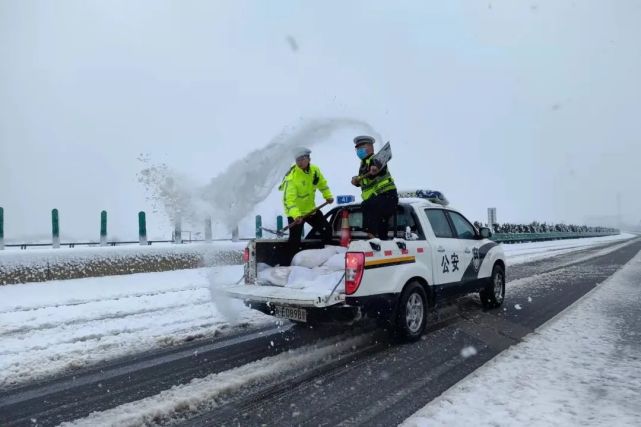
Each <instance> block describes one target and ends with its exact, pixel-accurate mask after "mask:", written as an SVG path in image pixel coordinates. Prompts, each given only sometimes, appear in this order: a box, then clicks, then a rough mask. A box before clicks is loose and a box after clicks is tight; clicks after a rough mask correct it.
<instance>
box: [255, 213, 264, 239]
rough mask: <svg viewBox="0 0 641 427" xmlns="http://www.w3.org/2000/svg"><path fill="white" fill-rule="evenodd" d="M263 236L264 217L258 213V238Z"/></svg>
mask: <svg viewBox="0 0 641 427" xmlns="http://www.w3.org/2000/svg"><path fill="white" fill-rule="evenodd" d="M262 237H263V219H262V218H261V216H260V215H256V238H257V239H260V238H262Z"/></svg>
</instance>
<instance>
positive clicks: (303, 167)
mask: <svg viewBox="0 0 641 427" xmlns="http://www.w3.org/2000/svg"><path fill="white" fill-rule="evenodd" d="M310 154H311V151H310V150H309V149H307V148H299V149H297V150H296V151H295V153H294V157H295V159H296V164H295V165H293V166H292V167H291V168H290V169H289V171H288V172H287V174H286V175H285V177H284V178H283V182H282V184H281V185H280V187H278V189H279V190H281V191H282V192H283V204H284V205H285V215H287V222H288V223H289V224H290V228H289V243H290V247H291V250H292V251H294V252H296V249H297V248H296V247H297V246H298V245H299V244H300V241H301V234H302V232H303V222H307V223H308V224H310V225H311V226H312V227H313V228H314V229H315V230H317V231H318V232H319V234H320V235H321V237H322V239H323V242H324V243H325V244H329V243H331V241H332V229H331V226H330V225H329V223H328V222H327V220H326V219H325V218H324V217H323V213H322V212H321V211H320V210H318V211H316V212H314V213H313V214H312V215H309V216H306V215H308V214H309V213H311V212H313V211H314V208H315V207H316V201H315V198H316V197H315V196H316V190H319V191H320V192H321V194H322V195H323V197H324V198H325V200H326V201H327V202H328V203H333V202H334V196H332V192H331V191H330V189H329V186H328V185H327V180H326V179H325V177H324V176H323V174H322V173H321V170H320V168H319V167H318V166H316V165H312V164H311V163H310Z"/></svg>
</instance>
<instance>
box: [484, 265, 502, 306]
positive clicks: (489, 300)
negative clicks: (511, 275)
mask: <svg viewBox="0 0 641 427" xmlns="http://www.w3.org/2000/svg"><path fill="white" fill-rule="evenodd" d="M479 295H480V297H481V303H482V304H483V307H484V308H488V309H492V308H498V307H500V306H501V304H503V300H504V299H505V270H504V269H503V267H501V266H500V265H499V264H495V265H494V268H493V269H492V276H490V280H489V282H488V284H487V286H486V287H485V289H483V290H482V291H481V292H480V293H479Z"/></svg>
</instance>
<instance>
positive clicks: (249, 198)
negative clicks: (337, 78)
mask: <svg viewBox="0 0 641 427" xmlns="http://www.w3.org/2000/svg"><path fill="white" fill-rule="evenodd" d="M343 129H354V130H355V131H357V132H360V133H366V134H369V135H372V136H374V137H375V138H376V139H377V140H378V141H381V140H382V139H381V138H380V135H378V133H377V132H376V131H375V130H374V129H373V128H372V127H371V126H370V125H369V124H367V123H365V122H363V121H360V120H355V119H349V118H333V119H316V120H307V121H305V122H303V124H302V125H300V126H298V127H297V128H294V129H293V130H285V131H282V132H281V133H280V134H278V135H277V136H275V137H274V138H272V140H271V141H270V142H269V143H268V144H267V146H266V147H264V148H261V149H258V150H254V151H252V152H250V153H249V154H247V155H246V156H245V157H244V158H242V159H240V160H237V161H235V162H234V163H232V164H231V165H229V167H227V169H226V170H225V171H224V172H223V173H221V174H220V175H218V176H216V177H215V178H213V179H212V180H211V181H210V183H209V184H207V185H205V186H198V185H196V184H195V183H193V182H191V181H190V179H189V178H188V177H187V176H185V175H183V174H179V173H177V172H175V171H173V170H172V169H171V168H170V167H169V166H167V165H166V164H160V165H149V163H150V160H149V158H145V157H139V160H140V161H142V162H143V163H145V164H147V165H148V166H147V167H146V168H144V169H143V170H142V171H140V172H139V174H138V181H139V182H141V183H142V184H143V185H144V186H145V188H146V190H147V194H148V199H149V200H150V201H151V202H152V204H154V206H160V207H162V208H164V211H165V213H166V214H167V216H168V217H169V220H170V221H172V222H173V221H174V220H175V218H176V217H177V216H178V215H180V217H181V218H182V220H183V221H186V222H188V223H191V224H193V225H200V224H203V223H204V220H205V218H207V217H212V218H214V219H215V220H216V222H217V223H219V224H221V225H222V226H224V227H225V229H226V230H228V231H231V230H232V229H233V228H234V227H235V226H236V225H237V224H238V223H239V221H240V220H241V219H242V218H243V217H245V216H246V215H247V214H248V213H249V212H251V211H252V210H253V209H254V208H255V206H256V205H257V204H258V203H260V202H262V201H263V200H265V199H266V198H267V196H269V194H270V193H271V192H272V191H273V189H274V187H275V186H276V185H277V184H279V183H280V181H281V180H282V178H283V175H284V173H285V172H286V171H287V169H288V168H289V166H290V165H291V164H292V155H293V150H294V149H295V148H296V147H298V146H301V145H304V146H306V147H312V146H314V145H315V144H318V143H320V142H323V141H324V140H326V139H327V138H329V137H330V136H331V135H332V133H334V132H336V131H339V130H343Z"/></svg>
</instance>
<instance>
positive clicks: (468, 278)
mask: <svg viewBox="0 0 641 427" xmlns="http://www.w3.org/2000/svg"><path fill="white" fill-rule="evenodd" d="M447 213H448V215H449V216H450V219H451V220H452V224H453V225H454V230H455V231H456V236H457V238H458V240H459V242H460V244H461V249H462V253H461V258H460V263H461V267H462V271H463V276H462V281H463V282H464V284H465V285H474V284H475V283H474V282H476V281H477V280H478V278H479V277H478V273H479V269H480V268H481V259H480V256H479V249H480V247H481V243H482V242H483V241H482V240H480V239H477V238H476V231H475V229H474V226H473V225H472V224H471V223H470V222H469V221H468V220H467V219H466V218H465V217H464V216H463V215H461V214H460V213H458V212H454V211H448V212H447Z"/></svg>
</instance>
